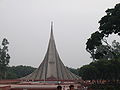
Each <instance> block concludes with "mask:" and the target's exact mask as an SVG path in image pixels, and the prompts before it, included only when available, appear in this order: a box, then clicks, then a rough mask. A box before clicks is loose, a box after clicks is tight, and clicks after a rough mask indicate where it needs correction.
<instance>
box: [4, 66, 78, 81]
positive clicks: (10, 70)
mask: <svg viewBox="0 0 120 90" xmlns="http://www.w3.org/2000/svg"><path fill="white" fill-rule="evenodd" d="M67 68H68V67H67ZM35 69H36V68H34V67H31V66H23V65H19V66H12V67H7V72H6V79H17V78H21V77H24V76H26V75H29V74H30V73H32V72H33V71H34V70H35ZM68 69H69V70H70V71H71V72H73V73H75V74H77V75H78V70H77V69H74V68H68Z"/></svg>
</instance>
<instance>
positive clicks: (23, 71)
mask: <svg viewBox="0 0 120 90" xmlns="http://www.w3.org/2000/svg"><path fill="white" fill-rule="evenodd" d="M35 69H36V68H34V67H31V66H23V65H19V66H12V67H7V72H6V79H17V78H21V77H24V76H26V75H28V74H30V73H32V72H33V71H34V70H35Z"/></svg>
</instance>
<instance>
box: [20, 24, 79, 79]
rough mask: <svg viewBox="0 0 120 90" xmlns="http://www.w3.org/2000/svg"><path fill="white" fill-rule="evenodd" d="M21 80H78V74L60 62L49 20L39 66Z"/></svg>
mask: <svg viewBox="0 0 120 90" xmlns="http://www.w3.org/2000/svg"><path fill="white" fill-rule="evenodd" d="M21 79H22V80H79V79H81V78H80V77H79V76H77V75H75V74H73V73H72V72H70V71H69V70H68V69H67V68H66V67H65V66H64V64H63V63H62V61H61V59H60V57H59V54H58V52H57V49H56V44H55V40H54V35H53V22H51V34H50V40H49V44H48V49H47V52H46V55H45V57H44V60H43V61H42V63H41V64H40V66H39V67H38V68H37V69H36V70H35V71H34V72H33V73H31V74H29V75H27V76H25V77H23V78H21Z"/></svg>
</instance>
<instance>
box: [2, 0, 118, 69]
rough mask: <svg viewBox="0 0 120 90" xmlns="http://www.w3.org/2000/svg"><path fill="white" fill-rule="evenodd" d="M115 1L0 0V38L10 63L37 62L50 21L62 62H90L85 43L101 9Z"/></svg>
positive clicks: (102, 11)
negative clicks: (6, 44) (3, 42)
mask: <svg viewBox="0 0 120 90" xmlns="http://www.w3.org/2000/svg"><path fill="white" fill-rule="evenodd" d="M117 3H119V0H0V41H2V39H3V38H4V37H6V38H7V39H8V40H9V42H10V45H9V53H10V56H11V60H10V65H30V66H33V67H38V66H39V65H40V63H41V62H42V60H43V58H44V56H45V53H46V50H47V45H48V40H49V35H50V22H51V21H53V22H54V36H55V41H56V45H57V50H58V52H59V54H60V57H61V59H62V61H63V63H64V64H65V65H66V66H68V67H74V68H78V67H80V66H82V65H84V64H88V63H90V62H91V59H90V55H89V53H88V52H86V50H85V43H86V41H87V39H88V38H89V37H90V34H91V33H92V32H95V31H96V30H97V29H98V26H99V24H98V21H99V20H100V18H101V17H103V16H104V15H105V10H106V9H108V8H112V7H114V6H115V4H117Z"/></svg>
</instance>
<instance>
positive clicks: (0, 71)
mask: <svg viewBox="0 0 120 90" xmlns="http://www.w3.org/2000/svg"><path fill="white" fill-rule="evenodd" d="M8 44H9V42H8V40H7V39H6V38H4V39H3V41H2V45H1V47H0V79H5V78H6V70H7V66H8V64H9V60H10V56H9V54H8Z"/></svg>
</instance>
